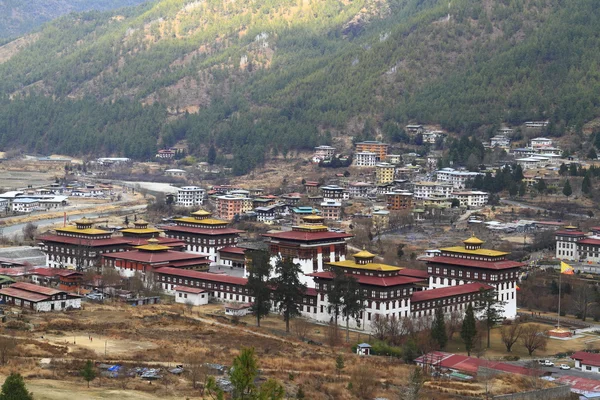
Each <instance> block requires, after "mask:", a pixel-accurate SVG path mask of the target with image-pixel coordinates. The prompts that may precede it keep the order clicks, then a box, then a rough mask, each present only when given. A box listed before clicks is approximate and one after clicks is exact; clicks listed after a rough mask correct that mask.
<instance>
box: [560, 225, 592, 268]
mask: <svg viewBox="0 0 600 400" xmlns="http://www.w3.org/2000/svg"><path fill="white" fill-rule="evenodd" d="M554 237H555V239H556V258H558V259H559V260H573V261H575V260H580V259H581V258H582V257H581V255H580V253H579V248H580V246H579V242H581V241H584V240H585V239H586V234H585V233H584V232H582V231H580V230H579V229H577V227H575V226H566V227H565V228H564V229H562V230H559V231H556V232H555V233H554ZM589 240H590V239H587V243H585V244H584V245H583V246H584V247H583V248H585V249H586V250H585V252H586V253H591V254H592V255H594V254H595V253H596V252H595V251H594V250H587V249H588V248H595V244H594V243H593V242H590V241H589ZM592 241H594V239H592ZM590 246H591V247H590ZM583 248H582V250H583Z"/></svg>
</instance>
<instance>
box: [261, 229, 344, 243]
mask: <svg viewBox="0 0 600 400" xmlns="http://www.w3.org/2000/svg"><path fill="white" fill-rule="evenodd" d="M263 236H265V237H270V238H274V239H283V240H297V241H301V242H311V241H319V240H331V239H346V238H351V237H353V236H354V235H351V234H349V233H339V232H329V231H327V232H300V231H286V232H277V233H264V234H263Z"/></svg>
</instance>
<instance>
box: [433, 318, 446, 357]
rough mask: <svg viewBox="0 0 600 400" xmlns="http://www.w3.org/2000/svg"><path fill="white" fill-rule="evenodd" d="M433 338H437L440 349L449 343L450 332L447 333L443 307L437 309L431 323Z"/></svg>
mask: <svg viewBox="0 0 600 400" xmlns="http://www.w3.org/2000/svg"><path fill="white" fill-rule="evenodd" d="M431 338H432V339H433V340H435V342H436V343H437V344H438V346H439V348H440V350H444V348H445V347H446V344H447V343H448V334H447V333H446V322H445V321H444V310H443V309H442V307H438V308H436V309H435V316H434V319H433V324H432V325H431Z"/></svg>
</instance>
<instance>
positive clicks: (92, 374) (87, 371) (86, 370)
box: [81, 360, 96, 387]
mask: <svg viewBox="0 0 600 400" xmlns="http://www.w3.org/2000/svg"><path fill="white" fill-rule="evenodd" d="M81 376H83V379H85V381H86V382H87V385H88V387H90V382H91V381H93V380H94V379H96V370H95V369H94V363H92V361H91V360H87V361H86V363H85V366H84V367H83V369H82V370H81Z"/></svg>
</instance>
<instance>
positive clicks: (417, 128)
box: [404, 124, 425, 135]
mask: <svg viewBox="0 0 600 400" xmlns="http://www.w3.org/2000/svg"><path fill="white" fill-rule="evenodd" d="M404 129H405V130H406V132H407V133H411V134H413V135H414V134H417V133H423V131H424V130H425V129H424V128H423V125H419V124H411V125H406V126H405V127H404Z"/></svg>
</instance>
